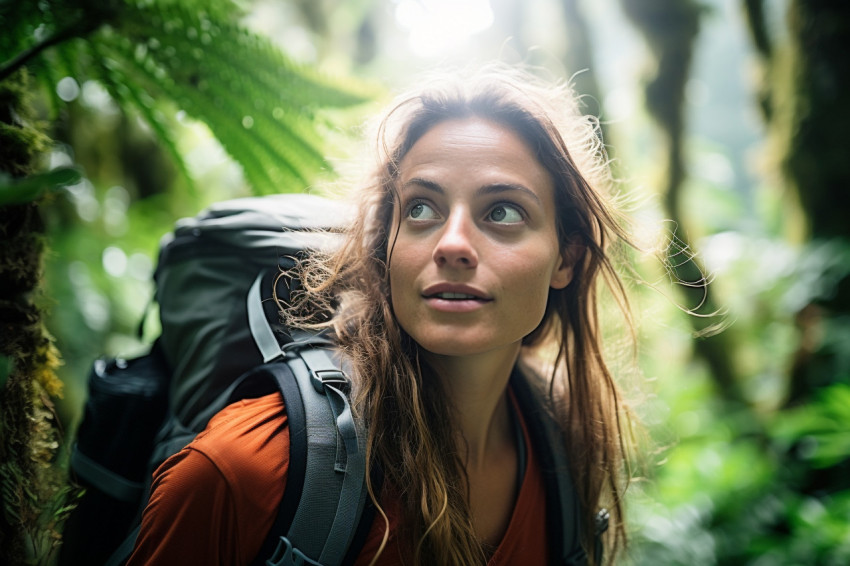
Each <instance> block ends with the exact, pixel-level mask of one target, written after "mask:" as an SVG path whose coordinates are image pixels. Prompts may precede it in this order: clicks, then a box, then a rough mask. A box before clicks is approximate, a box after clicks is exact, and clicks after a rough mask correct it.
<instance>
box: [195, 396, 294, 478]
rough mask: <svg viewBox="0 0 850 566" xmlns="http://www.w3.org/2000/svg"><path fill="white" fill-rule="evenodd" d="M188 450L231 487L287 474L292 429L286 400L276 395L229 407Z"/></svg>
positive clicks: (247, 400) (245, 401)
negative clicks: (290, 429)
mask: <svg viewBox="0 0 850 566" xmlns="http://www.w3.org/2000/svg"><path fill="white" fill-rule="evenodd" d="M186 450H189V451H192V452H195V453H197V454H199V455H202V456H203V457H204V459H205V460H207V461H208V462H209V463H210V465H212V466H214V467H215V468H216V469H217V470H218V472H219V473H220V474H221V475H222V476H223V478H224V479H225V480H226V481H228V483H232V482H236V483H244V482H245V481H246V478H247V479H253V480H255V481H261V480H262V479H263V477H266V476H269V475H271V476H275V477H279V476H280V475H281V474H285V471H286V469H287V468H288V467H289V427H288V422H287V417H286V410H285V407H284V404H283V399H282V398H281V396H280V395H279V394H277V393H273V394H270V395H266V396H264V397H259V398H257V399H244V400H242V401H237V402H236V403H233V404H231V405H229V406H227V407H225V408H224V409H222V410H221V411H220V412H219V413H218V414H216V415H215V416H214V417H213V418H212V420H210V423H209V424H208V425H207V428H206V429H205V430H204V431H203V432H201V433H200V434H199V435H198V436H197V437H196V438H195V440H194V441H192V443H191V444H189V446H187V448H186Z"/></svg>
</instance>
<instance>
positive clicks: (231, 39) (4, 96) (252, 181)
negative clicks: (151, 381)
mask: <svg viewBox="0 0 850 566" xmlns="http://www.w3.org/2000/svg"><path fill="white" fill-rule="evenodd" d="M241 15H242V11H241V9H240V7H239V6H238V5H237V4H236V3H234V2H231V1H229V0H219V1H213V2H208V1H204V2H183V1H181V2H174V1H167V0H163V1H148V2H145V1H139V2H134V1H126V2H125V1H122V0H108V1H106V2H88V1H83V0H80V1H73V0H66V1H55V0H54V1H51V0H48V1H44V2H13V1H3V2H2V3H0V26H2V27H3V29H4V30H5V31H4V33H3V35H2V38H0V61H3V63H2V65H0V105H2V115H0V118H2V119H0V122H2V123H0V145H1V146H2V148H3V149H2V153H0V231H2V233H3V241H4V244H3V251H2V253H0V280H2V282H3V284H2V296H0V306H2V317H3V329H2V357H0V362H2V363H0V386H2V387H3V389H2V396H0V415H2V423H0V424H2V427H1V428H0V441H2V442H0V486H1V487H2V489H0V493H2V502H3V512H2V515H0V526H2V528H0V555H2V556H3V557H4V559H5V560H7V561H8V562H9V563H13V564H16V563H48V562H49V561H50V560H51V559H52V557H53V556H54V554H55V550H56V548H57V547H58V544H59V541H60V538H61V537H60V525H61V522H62V519H63V517H64V516H65V514H66V513H67V511H68V509H69V508H70V507H71V506H72V505H73V501H72V499H69V498H68V496H69V492H70V489H69V488H68V487H66V486H65V480H64V477H63V475H62V473H61V469H62V467H61V466H57V465H55V464H56V457H57V449H58V447H59V443H60V442H61V440H62V438H61V434H60V433H59V429H58V428H57V426H58V423H57V422H56V420H55V417H54V413H55V411H54V406H53V402H52V400H51V398H54V397H56V396H57V395H59V394H60V393H61V389H62V387H61V382H60V381H59V380H58V379H57V377H56V375H55V370H56V368H57V367H58V366H59V363H60V356H59V353H58V351H57V349H56V348H55V346H54V341H53V339H52V337H51V336H50V334H49V333H48V332H47V330H46V329H45V327H44V323H43V316H42V312H43V306H44V305H45V304H46V303H48V302H50V298H49V297H48V296H46V295H45V294H44V292H43V290H42V288H41V287H40V281H41V278H42V277H43V274H42V263H43V254H44V249H45V247H44V246H45V244H44V242H45V237H44V235H43V231H44V229H43V221H42V218H43V216H44V214H43V213H44V211H43V210H41V209H42V207H43V205H44V203H45V202H46V201H44V195H45V194H47V193H50V192H53V191H55V190H56V189H58V188H60V187H65V186H72V187H77V188H80V187H83V189H84V188H85V187H87V186H91V184H90V182H89V181H88V180H87V179H82V177H81V171H80V169H79V167H78V166H76V165H75V164H74V163H73V160H71V159H70V158H69V156H68V154H65V155H64V159H61V160H60V162H69V163H64V164H61V165H59V166H55V164H54V166H53V167H50V164H48V165H47V167H44V166H43V165H42V164H41V163H40V160H43V156H44V155H45V154H47V150H48V149H49V146H48V140H47V137H46V136H45V134H44V133H43V132H44V128H45V125H43V124H42V123H40V121H39V118H38V117H37V116H36V113H35V110H36V109H35V107H34V106H33V101H32V93H34V92H39V93H44V94H46V95H47V100H48V101H49V108H50V110H49V114H48V116H49V117H50V118H52V119H53V120H59V119H60V116H61V115H62V114H64V113H66V112H67V105H66V101H71V100H73V99H75V98H76V97H77V96H78V95H79V91H80V88H81V86H82V87H86V85H93V86H92V88H99V89H101V90H103V91H105V92H106V93H107V96H108V99H109V100H111V101H112V102H113V103H114V105H116V106H117V108H119V109H120V110H121V111H122V112H123V113H125V115H128V116H132V117H135V116H138V117H140V118H141V119H142V120H144V123H145V124H146V125H147V127H148V128H149V129H150V130H152V131H153V132H154V133H155V134H156V136H157V138H158V142H159V144H161V146H162V147H163V148H165V149H166V150H167V151H168V152H169V153H170V154H171V157H172V158H173V163H175V164H176V167H177V169H178V170H179V171H180V172H181V173H182V174H183V183H184V186H188V187H189V188H190V189H191V188H193V187H194V179H193V176H192V175H191V174H190V173H189V171H188V169H187V166H186V164H185V160H184V156H183V154H182V153H181V151H180V150H179V149H178V146H177V142H176V140H175V136H174V130H175V128H174V125H173V122H174V121H173V120H169V119H168V118H167V115H169V114H171V115H173V114H174V112H175V111H176V110H180V111H182V112H184V113H186V114H187V115H189V116H191V117H194V118H195V119H198V120H201V121H203V123H204V124H206V126H207V127H208V128H209V129H210V130H211V131H212V133H213V134H214V135H215V136H216V137H217V138H218V139H219V140H220V141H221V144H222V145H223V147H224V148H225V150H226V151H227V152H228V153H229V154H230V155H231V156H232V157H233V158H234V159H235V160H236V161H237V162H238V163H239V164H240V165H241V166H242V172H243V173H244V177H245V179H246V180H247V182H248V183H249V185H250V187H251V189H252V190H253V191H254V192H256V193H272V192H280V191H299V190H303V189H304V188H305V187H307V186H308V185H309V184H310V183H311V182H312V180H313V179H314V178H315V176H316V175H317V174H318V173H319V172H321V171H322V170H327V169H328V164H327V162H326V160H325V157H324V156H325V154H324V150H323V146H324V144H323V141H322V134H321V131H322V127H323V125H326V123H325V122H324V121H323V119H322V118H321V117H320V115H319V114H318V111H319V110H320V109H322V108H329V107H335V108H343V107H348V106H351V105H355V104H358V103H361V102H363V101H364V100H366V99H367V98H368V96H369V92H368V91H367V90H366V89H365V88H364V87H362V86H360V87H358V86H357V85H356V84H355V83H353V82H351V81H349V82H348V83H347V84H343V83H342V82H340V81H339V80H332V79H330V78H327V77H324V76H322V75H321V74H320V73H318V72H316V71H315V70H314V69H313V68H311V67H306V66H303V65H297V64H295V63H293V62H292V61H290V60H289V59H288V58H287V57H286V56H285V55H283V53H282V52H281V51H280V50H279V49H278V48H277V47H275V46H273V45H272V43H271V42H270V41H269V40H268V39H267V38H264V37H262V36H259V35H257V34H254V33H252V32H249V31H247V30H246V29H245V28H244V27H242V26H241V25H240V24H239V19H240V17H241ZM33 83H36V84H33ZM38 86H40V87H42V88H41V89H40V90H39V89H38ZM51 133H53V132H51ZM60 153H61V152H60ZM54 156H55V152H54ZM162 188H163V189H164V188H165V187H162ZM83 192H84V194H85V191H83Z"/></svg>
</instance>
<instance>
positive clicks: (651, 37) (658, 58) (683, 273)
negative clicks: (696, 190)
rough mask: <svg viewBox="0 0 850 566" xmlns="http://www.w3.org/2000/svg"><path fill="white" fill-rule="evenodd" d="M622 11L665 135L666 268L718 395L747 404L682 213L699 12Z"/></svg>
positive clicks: (643, 1)
mask: <svg viewBox="0 0 850 566" xmlns="http://www.w3.org/2000/svg"><path fill="white" fill-rule="evenodd" d="M620 4H621V6H622V8H623V11H624V12H625V14H626V15H627V16H628V18H629V19H630V20H631V22H632V23H633V24H634V25H635V27H636V28H637V29H638V30H639V31H640V32H641V33H642V34H643V36H644V39H645V40H646V42H647V45H648V46H649V48H650V51H651V53H652V56H653V58H654V61H653V63H654V71H653V72H652V74H651V76H650V77H648V79H647V82H646V86H645V96H646V101H645V102H646V107H647V109H648V111H649V113H650V115H651V116H652V117H653V118H654V119H655V121H656V122H657V123H658V125H659V127H660V128H661V131H662V132H663V135H664V142H665V152H666V177H665V179H664V188H663V196H664V206H665V213H666V215H667V216H668V218H669V219H670V220H671V221H672V222H673V225H674V226H677V227H678V230H677V232H676V234H675V235H674V236H675V238H674V241H673V242H671V245H670V247H669V249H668V256H669V260H670V268H671V270H672V272H673V275H674V277H675V279H676V280H677V281H678V282H679V283H681V285H682V289H683V291H684V295H685V302H684V306H685V307H686V308H688V309H692V310H693V311H694V313H695V315H696V316H690V317H688V318H689V320H690V323H691V325H692V327H693V329H694V332H695V335H696V340H695V342H694V351H695V353H696V355H697V356H699V357H700V358H702V359H703V360H704V361H705V363H706V364H707V365H708V368H709V370H710V372H711V376H712V377H713V379H714V381H715V383H716V385H717V391H718V394H719V395H720V396H721V397H723V398H725V399H726V400H728V401H730V402H733V403H743V402H745V400H744V398H743V396H742V393H741V390H740V386H739V381H738V376H737V375H736V374H737V372H736V370H735V367H734V364H733V359H734V354H733V352H734V346H733V345H734V340H733V339H732V338H731V336H730V330H729V329H727V330H726V331H724V332H720V333H716V332H714V331H713V330H714V329H715V328H716V327H717V325H718V324H722V321H720V319H719V317H718V316H714V314H715V313H717V312H720V311H721V310H722V309H720V308H718V306H717V304H716V301H715V299H714V293H713V291H712V288H711V287H710V286H709V285H708V281H707V279H706V271H705V269H704V268H703V267H702V266H701V265H700V263H699V261H698V259H697V258H696V257H693V253H694V252H693V250H694V249H695V248H694V246H693V244H692V243H691V241H690V237H689V227H688V224H687V222H685V220H684V216H685V215H684V214H682V210H681V204H680V200H681V195H682V187H683V183H684V180H685V177H686V175H687V171H686V166H685V158H684V139H685V125H686V124H685V111H684V100H685V86H686V84H687V82H688V78H689V76H690V68H691V57H692V52H693V47H694V41H695V40H696V37H697V34H698V33H699V24H700V17H701V14H702V11H703V8H702V7H701V6H700V4H698V3H697V2H696V1H695V0H621V1H620Z"/></svg>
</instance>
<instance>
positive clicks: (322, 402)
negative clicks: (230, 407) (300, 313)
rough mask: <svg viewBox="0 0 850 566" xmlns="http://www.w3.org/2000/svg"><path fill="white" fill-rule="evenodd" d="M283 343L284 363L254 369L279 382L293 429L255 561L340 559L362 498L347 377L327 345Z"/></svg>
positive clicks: (361, 460) (328, 562)
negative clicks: (271, 517) (274, 508)
mask: <svg viewBox="0 0 850 566" xmlns="http://www.w3.org/2000/svg"><path fill="white" fill-rule="evenodd" d="M288 346H290V347H288V348H287V352H286V363H276V364H266V365H264V366H261V367H260V368H258V369H257V370H256V373H263V372H265V373H268V374H270V375H271V376H272V377H273V378H274V379H275V380H276V381H277V383H278V386H279V388H280V390H281V393H282V394H283V397H284V403H285V405H286V411H287V418H288V421H289V431H290V457H289V461H290V470H289V475H288V478H287V486H286V490H285V491H284V496H283V500H282V501H281V505H280V507H279V511H278V516H277V518H276V520H275V524H274V527H273V528H272V530H271V532H270V534H269V536H268V537H267V539H266V541H265V543H264V544H263V547H262V549H261V551H260V553H259V555H258V560H263V559H264V558H267V557H269V556H271V558H269V559H268V560H267V561H265V562H259V563H261V564H262V563H265V564H268V565H269V566H278V565H285V564H302V563H303V564H323V565H325V566H332V565H338V564H341V563H342V562H343V559H344V558H345V556H346V551H347V550H348V548H349V546H350V545H351V543H352V541H353V539H354V536H355V533H356V532H357V526H358V523H359V521H360V519H361V515H362V514H363V509H364V505H365V501H366V495H367V492H366V482H365V480H366V462H365V449H364V442H365V436H364V434H363V433H362V431H359V430H358V427H357V424H356V423H355V421H354V418H353V416H352V414H351V407H350V404H349V401H348V393H349V387H350V383H349V381H348V377H347V376H346V375H345V373H344V372H343V371H342V370H341V369H340V368H339V365H338V364H337V362H335V361H334V359H333V357H332V354H331V351H330V350H328V349H326V348H316V347H310V346H309V345H299V344H298V343H293V344H292V345H288ZM235 393H237V394H238V390H237V392H235ZM256 562H257V561H255V563H256Z"/></svg>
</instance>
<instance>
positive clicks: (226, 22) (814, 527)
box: [0, 0, 850, 566]
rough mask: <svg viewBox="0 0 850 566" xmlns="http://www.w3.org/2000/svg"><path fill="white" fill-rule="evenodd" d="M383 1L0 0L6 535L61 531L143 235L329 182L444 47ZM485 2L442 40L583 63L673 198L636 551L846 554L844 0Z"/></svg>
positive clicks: (585, 79) (558, 70) (849, 240)
mask: <svg viewBox="0 0 850 566" xmlns="http://www.w3.org/2000/svg"><path fill="white" fill-rule="evenodd" d="M458 1H459V0H458ZM402 4H405V3H404V2H401V1H399V2H395V3H392V4H391V5H392V7H393V8H395V7H397V6H400V5H402ZM509 4H510V6H509ZM388 5H390V3H386V2H385V3H379V2H374V1H372V0H358V1H357V2H349V1H343V0H323V1H321V2H313V1H306V0H305V1H301V0H279V1H274V2H272V1H268V0H255V1H245V2H241V1H240V2H235V1H227V0H214V1H211V0H203V1H202V0H189V1H187V0H182V1H175V0H138V1H135V0H134V1H131V0H107V1H102V2H92V1H87V0H43V1H40V2H15V1H11V0H0V26H2V29H3V30H4V32H3V34H0V239H2V246H0V333H2V335H1V336H0V497H2V513H0V557H2V559H3V560H0V561H5V562H4V563H10V564H45V565H47V564H51V563H52V560H53V558H54V557H55V552H56V549H57V548H58V545H59V544H61V523H62V520H63V517H64V516H65V514H66V513H67V509H68V507H69V506H71V505H73V501H74V496H75V489H74V487H73V485H72V484H69V482H68V481H67V478H66V476H65V468H66V459H67V444H66V438H67V436H68V433H69V432H70V431H72V430H73V428H74V427H75V426H76V424H77V422H78V419H79V415H80V408H81V403H82V398H83V395H84V387H85V378H86V375H87V372H88V367H89V365H90V363H91V361H92V359H93V358H94V357H95V356H97V355H99V354H103V353H106V354H118V353H121V354H125V355H132V354H133V353H135V352H137V351H140V350H141V349H143V348H144V347H145V344H146V343H148V342H149V341H150V339H151V337H153V336H155V335H156V330H157V329H156V328H155V326H156V320H155V319H156V317H155V316H153V314H154V313H152V312H148V311H151V310H152V307H151V306H150V302H151V281H150V278H151V271H152V265H153V262H154V261H155V254H156V250H157V242H158V239H159V238H160V236H161V235H162V234H164V233H165V232H167V231H168V230H169V229H170V227H171V226H172V225H173V222H174V221H175V219H176V218H179V217H181V216H186V215H190V214H194V213H195V212H197V211H198V210H199V209H200V208H202V207H203V206H205V205H207V204H209V203H211V202H213V201H215V200H220V199H223V198H231V197H236V196H242V195H247V194H266V193H273V192H280V191H301V190H309V189H310V188H311V187H313V186H314V185H316V184H318V183H321V182H324V181H327V180H329V179H330V180H332V179H333V178H334V165H335V164H336V161H335V160H336V159H344V158H348V157H349V156H350V155H351V154H352V153H353V152H351V151H350V149H349V146H351V145H353V144H352V143H351V142H350V137H348V133H347V132H348V129H349V126H350V125H351V124H353V123H357V122H359V121H360V119H361V118H362V117H363V116H364V115H366V113H367V112H368V109H367V108H366V106H367V105H366V104H365V103H368V102H369V101H370V100H371V99H373V98H375V97H377V96H379V95H380V94H381V93H380V92H379V91H378V90H377V89H376V88H374V87H371V86H368V85H370V84H372V83H382V84H385V85H388V86H393V84H404V83H405V81H406V78H407V77H408V76H410V74H411V73H412V72H414V71H416V70H417V69H419V68H426V67H428V66H432V65H433V64H434V63H433V61H434V60H431V61H432V62H428V60H427V59H425V58H422V57H424V56H421V57H420V56H419V55H417V54H416V53H415V52H414V51H412V50H410V49H407V48H406V47H405V46H404V42H406V41H407V39H408V37H407V35H410V36H411V37H412V36H413V35H414V34H413V32H412V31H410V32H408V31H406V30H405V29H403V28H402V27H401V26H400V24H396V22H395V21H393V20H392V17H393V15H392V13H391V10H388V9H387V6H388ZM423 5H424V4H423ZM490 5H491V7H492V10H493V21H492V25H491V26H490V27H489V28H488V29H487V30H486V31H482V32H479V35H477V36H475V37H474V41H472V42H470V44H469V45H467V46H465V47H464V46H463V45H462V44H458V45H455V46H453V47H452V48H451V49H449V51H447V52H444V54H443V55H442V57H445V58H446V60H448V61H449V62H452V63H456V62H464V63H465V62H468V61H469V60H476V59H481V60H487V59H492V58H501V59H503V60H508V61H514V60H524V61H527V62H530V63H532V64H535V65H539V66H540V67H541V72H545V73H547V74H549V75H554V76H555V77H562V78H570V77H574V82H575V85H576V88H577V89H578V90H579V92H581V93H583V94H587V95H588V96H589V98H588V103H587V111H588V112H590V113H592V114H597V113H601V118H602V120H603V122H604V134H605V136H606V139H607V140H608V142H609V143H611V145H612V146H613V148H614V150H616V151H612V157H614V158H615V159H616V162H615V165H616V169H617V172H618V174H619V175H620V176H621V177H622V178H623V179H624V187H625V188H626V189H629V190H631V189H634V190H637V191H640V193H639V195H638V196H639V199H640V198H643V199H644V200H646V201H648V203H649V204H646V205H644V206H642V207H640V208H639V210H638V216H639V217H640V218H641V219H649V222H648V223H650V224H651V223H652V221H653V219H657V218H663V219H669V220H671V221H672V222H666V223H662V225H663V227H664V229H667V230H670V229H671V226H675V235H676V238H677V239H676V240H675V242H676V243H675V245H672V246H670V247H668V248H666V249H665V251H666V252H667V255H668V257H669V259H670V262H671V264H673V266H675V268H674V269H671V270H670V272H665V271H664V270H662V269H661V268H660V266H659V265H657V264H652V262H640V264H639V266H638V268H639V269H640V270H641V273H642V275H643V277H644V279H645V280H646V281H650V282H653V283H654V285H653V287H654V289H650V286H647V285H635V290H634V296H635V299H634V305H635V308H636V310H637V311H638V312H637V314H638V318H639V320H641V323H640V327H639V328H638V331H639V333H640V349H639V363H640V369H641V372H642V374H643V376H644V379H642V380H638V381H639V383H637V384H629V387H632V386H634V387H635V391H636V392H635V394H634V395H632V396H633V397H634V398H636V401H635V403H634V405H635V410H636V412H637V413H638V414H639V415H640V416H641V418H642V419H643V421H644V423H645V426H646V430H647V432H648V435H647V436H648V437H649V439H648V440H647V442H646V444H645V446H644V449H645V451H647V452H651V457H650V463H649V464H648V465H647V466H645V467H644V468H643V469H641V470H640V474H641V475H642V476H645V477H644V479H643V480H642V481H639V482H636V483H635V484H633V489H632V498H631V500H630V502H629V503H630V505H629V508H630V516H631V519H632V525H631V531H632V533H633V543H634V544H633V546H632V548H631V551H630V558H629V561H630V562H632V563H635V564H640V565H647V566H649V565H677V564H682V565H685V564H687V565H688V566H712V565H725V564H728V565H740V564H748V565H754V566H772V565H777V566H780V565H798V564H799V565H803V564H805V565H810V564H817V565H821V564H822V565H836V566H837V565H841V564H847V563H850V291H848V289H849V287H848V283H850V224H848V223H847V221H846V211H847V210H848V209H850V206H848V200H847V199H848V197H847V195H848V192H847V190H846V187H847V186H850V179H848V175H850V173H848V168H847V167H846V163H845V162H846V160H847V156H848V149H850V148H849V147H848V145H849V144H848V142H847V141H846V132H847V131H848V130H850V127H848V126H850V116H848V112H850V105H847V104H846V100H845V99H846V94H844V93H846V92H850V88H848V87H850V85H848V84H847V81H848V80H850V72H848V70H847V68H846V67H847V57H846V55H844V54H843V43H842V39H843V38H846V30H847V29H848V27H850V8H847V7H842V3H825V2H813V1H811V0H788V1H787V2H782V3H773V2H765V1H764V0H744V1H743V2H740V3H733V2H732V1H731V0H729V1H721V0H701V1H697V0H687V1H683V0H620V1H619V2H616V1H615V0H600V1H599V2H580V1H575V0H564V1H563V2H544V1H543V0H536V1H531V2H518V3H505V2H498V1H496V0H493V1H492V2H490ZM780 10H781V11H780ZM420 19H421V18H420ZM399 21H401V20H399ZM414 23H415V22H414ZM507 37H511V38H512V39H510V40H507V39H506V38H507ZM464 49H467V50H466V51H464ZM445 53H448V55H447V54H445ZM452 56H454V58H453V57H452ZM544 69H545V70H544ZM585 69H587V70H586V71H584V72H583V70H585ZM576 73H578V74H577V75H576ZM352 76H357V77H360V78H359V79H358V80H355V79H352V78H350V77H352ZM374 77H379V78H377V79H375V78H374ZM367 78H371V79H369V80H367ZM735 89H737V90H735ZM629 101H637V102H634V103H631V106H630V103H629ZM653 202H657V203H658V205H657V207H654V206H653V205H652V203H653ZM692 253H695V254H696V256H695V258H694V259H692V260H687V261H683V259H684V258H686V257H690V255H691V254H692ZM703 273H707V274H709V275H710V276H709V277H708V278H707V279H708V281H704V280H703V279H702V274H703ZM671 281H672V282H673V283H672V284H671V283H670V282H671ZM682 282H685V283H690V285H680V284H678V283H682ZM706 284H707V287H706ZM659 291H660V293H659ZM665 295H666V296H665ZM677 305H683V306H684V310H683V309H682V308H679V307H678V306H677ZM697 305H700V308H699V309H696V307H697ZM687 309H696V313H697V314H699V315H711V314H712V313H714V312H717V313H719V314H718V315H716V316H694V315H693V314H690V313H687V312H685V310H687ZM146 313H147V316H145V315H146ZM140 321H143V323H142V325H141V328H140ZM717 330H722V331H721V332H719V333H718V332H716V331H717Z"/></svg>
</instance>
